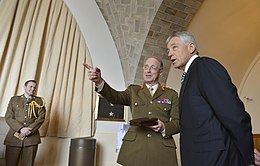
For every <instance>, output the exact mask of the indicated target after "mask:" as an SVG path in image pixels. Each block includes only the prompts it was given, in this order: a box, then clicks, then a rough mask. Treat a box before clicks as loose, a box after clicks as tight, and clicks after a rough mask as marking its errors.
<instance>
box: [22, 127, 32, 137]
mask: <svg viewBox="0 0 260 166" xmlns="http://www.w3.org/2000/svg"><path fill="white" fill-rule="evenodd" d="M30 134H31V128H29V127H23V128H21V130H20V135H21V136H22V137H25V136H28V135H30Z"/></svg>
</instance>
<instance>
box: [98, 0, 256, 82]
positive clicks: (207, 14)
mask: <svg viewBox="0 0 260 166" xmlns="http://www.w3.org/2000/svg"><path fill="white" fill-rule="evenodd" d="M96 1H97V2H98V4H99V6H100V8H101V11H102V13H103V14H104V18H106V21H107V22H108V25H109V28H110V30H111V32H112V33H111V34H112V36H113V37H114V40H115V43H116V45H117V48H118V49H120V47H122V42H119V41H120V39H121V41H128V40H129V41H133V43H136V42H138V45H129V44H131V43H127V44H126V47H125V48H124V49H125V52H127V54H124V51H122V49H121V50H119V53H120V54H119V55H120V56H121V57H120V59H121V60H122V66H123V70H126V71H131V72H132V71H135V72H136V73H137V74H136V75H135V76H134V78H132V76H131V75H127V72H125V79H126V82H127V83H128V82H133V80H135V81H136V80H141V77H142V76H141V75H140V74H138V73H142V72H141V70H142V68H141V66H142V63H143V59H144V57H145V56H148V55H149V54H155V55H157V56H159V57H161V58H162V59H163V60H164V62H166V67H165V71H166V75H164V78H165V79H164V80H163V81H165V80H166V78H167V74H168V72H167V71H169V69H170V67H171V66H170V62H169V61H168V60H167V56H166V49H165V43H164V41H165V38H166V36H167V35H170V34H171V33H173V32H175V31H179V30H187V31H190V32H192V33H193V34H194V35H195V37H196V38H197V42H198V45H199V49H200V54H201V55H203V56H204V55H206V56H210V57H213V58H216V59H217V60H219V61H220V62H221V63H222V64H223V65H224V66H225V67H226V68H227V69H228V71H229V73H230V75H231V77H232V79H233V82H234V83H235V84H236V85H239V84H240V82H241V81H242V79H243V76H244V75H245V73H246V71H247V69H248V67H249V66H250V64H251V63H252V61H253V60H254V59H255V57H256V56H257V55H258V53H259V52H260V10H259V9H260V1H259V0H236V1H233V0H217V1H216V0H143V1H135V0H132V1H131V0H122V1H107V0H96ZM101 2H102V3H103V4H104V2H106V4H105V5H103V7H102V5H101ZM112 2H113V3H114V5H113V8H111V7H110V10H111V9H112V10H111V11H110V13H109V12H106V11H105V7H106V8H107V7H108V6H109V5H111V4H113V3H112ZM133 2H135V3H133ZM139 2H140V3H139ZM141 2H142V3H141ZM151 2H152V3H154V5H152V4H151ZM119 3H121V4H119ZM122 3H124V4H122ZM138 5H139V6H138ZM140 5H141V6H142V7H140ZM158 5H159V6H158ZM133 6H135V7H136V8H133ZM138 9H139V13H138ZM131 10H135V11H137V12H136V13H131ZM117 11H121V13H119V12H117ZM124 11H128V12H129V13H127V14H128V15H127V14H125V13H124ZM154 11H155V12H154ZM122 13H124V14H125V15H123V16H122ZM146 13H149V14H150V17H149V16H147V19H142V18H143V17H144V16H146V15H145V14H146ZM142 14H143V15H142ZM112 16H114V19H112ZM117 16H120V17H119V19H117V20H119V21H118V22H117V24H115V20H116V19H115V18H117ZM123 17H127V18H134V19H135V21H134V22H130V23H132V24H133V25H134V26H133V30H137V29H138V25H144V26H149V27H147V28H148V29H147V30H145V29H142V30H143V31H136V32H135V31H133V30H132V31H130V30H131V25H128V26H129V27H127V25H126V24H125V25H122V23H120V21H122V18H123ZM120 18H121V19H120ZM151 19H152V20H151ZM111 20H114V22H111ZM128 20H129V19H128ZM150 20H151V21H152V22H151V24H147V22H148V23H149V21H150ZM142 21H145V23H146V24H143V23H142ZM124 23H125V20H124ZM113 25H114V26H116V27H117V30H116V29H115V28H113ZM120 26H121V27H120ZM118 27H120V28H118ZM140 27H141V26H140ZM128 28H129V29H130V30H129V29H128ZM141 28H142V27H141ZM119 29H120V30H121V31H122V34H116V33H115V32H118V30H119ZM126 29H127V30H129V32H133V34H134V35H129V34H130V33H129V32H127V33H126V32H124V30H126ZM138 32H139V34H140V35H138ZM125 34H128V36H127V37H126V35H125ZM136 34H137V35H136ZM138 46H139V47H138ZM140 47H141V49H140ZM164 50H165V52H164ZM131 51H132V53H133V54H132V55H131V54H129V53H131ZM130 56H133V57H130ZM131 58H132V59H131ZM126 59H128V60H126ZM136 59H137V60H138V63H136V62H135V60H136ZM129 64H130V67H131V65H132V67H134V66H136V64H138V65H137V66H136V69H134V70H132V68H128V67H127V65H128V66H129Z"/></svg>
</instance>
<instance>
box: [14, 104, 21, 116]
mask: <svg viewBox="0 0 260 166" xmlns="http://www.w3.org/2000/svg"><path fill="white" fill-rule="evenodd" d="M13 112H14V115H15V116H16V117H18V116H23V106H22V105H18V104H16V105H13Z"/></svg>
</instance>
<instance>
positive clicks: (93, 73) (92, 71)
mask: <svg viewBox="0 0 260 166" xmlns="http://www.w3.org/2000/svg"><path fill="white" fill-rule="evenodd" d="M83 66H84V67H85V68H87V69H88V78H89V80H91V81H92V82H94V83H95V85H96V86H98V85H100V84H101V83H102V81H103V79H102V77H101V70H100V69H99V68H98V67H95V68H93V67H92V66H90V65H88V64H86V63H84V64H83Z"/></svg>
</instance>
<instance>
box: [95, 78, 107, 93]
mask: <svg viewBox="0 0 260 166" xmlns="http://www.w3.org/2000/svg"><path fill="white" fill-rule="evenodd" d="M104 85H105V81H104V80H102V82H101V83H100V84H99V85H96V88H97V92H100V91H102V89H103V88H104Z"/></svg>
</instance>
